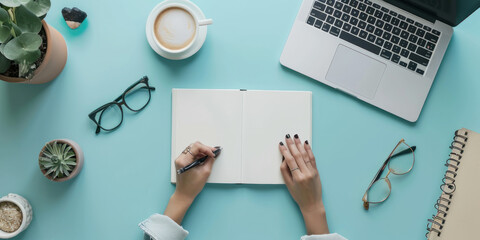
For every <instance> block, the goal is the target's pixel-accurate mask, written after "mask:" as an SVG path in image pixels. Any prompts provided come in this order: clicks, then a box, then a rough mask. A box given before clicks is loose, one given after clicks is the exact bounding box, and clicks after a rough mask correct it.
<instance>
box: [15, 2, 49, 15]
mask: <svg viewBox="0 0 480 240" xmlns="http://www.w3.org/2000/svg"><path fill="white" fill-rule="evenodd" d="M20 2H22V4H23V6H25V7H26V8H27V9H28V10H29V11H30V12H32V13H33V14H35V15H36V16H37V17H41V16H44V15H45V14H47V12H48V10H50V6H51V3H50V0H20Z"/></svg>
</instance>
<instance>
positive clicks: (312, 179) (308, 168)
mask: <svg viewBox="0 0 480 240" xmlns="http://www.w3.org/2000/svg"><path fill="white" fill-rule="evenodd" d="M279 148H280V152H281V153H282V155H283V157H284V161H283V163H282V165H281V168H280V170H281V172H282V176H283V179H284V180H285V184H286V185H287V188H288V191H290V194H291V195H292V197H293V199H294V200H295V202H297V204H298V206H299V208H300V211H301V212H302V214H303V219H304V221H305V227H306V229H307V233H308V234H310V235H312V234H326V233H328V225H327V218H326V214H325V208H324V206H323V201H322V184H321V182H320V176H319V175H318V171H317V164H316V162H315V157H314V156H313V152H312V149H311V147H310V145H309V144H308V141H305V144H303V143H302V142H301V141H300V138H299V137H298V135H297V134H295V136H294V139H292V138H290V135H289V134H287V136H286V138H285V144H284V143H283V142H280V145H279Z"/></svg>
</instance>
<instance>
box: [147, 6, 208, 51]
mask: <svg viewBox="0 0 480 240" xmlns="http://www.w3.org/2000/svg"><path fill="white" fill-rule="evenodd" d="M188 5H190V6H194V7H196V5H194V4H193V3H191V2H189V1H185V0H183V1H178V0H167V1H164V2H162V3H160V4H158V5H157V6H156V7H155V8H154V9H153V10H152V12H151V13H150V15H149V17H148V20H147V26H146V28H147V29H146V31H147V38H149V39H148V40H149V43H150V45H152V43H153V45H155V46H152V48H154V50H155V51H156V52H158V53H159V54H161V55H162V56H164V57H167V58H170V59H182V58H183V57H182V56H183V55H186V56H187V57H188V56H190V55H192V54H187V52H188V51H192V48H193V45H195V44H196V43H197V41H199V32H200V30H201V29H200V28H204V27H206V26H207V25H210V24H212V23H213V21H212V19H204V17H203V14H201V15H202V16H199V15H200V14H199V13H198V11H200V10H199V9H198V10H197V11H194V10H192V8H191V7H190V6H188ZM196 8H198V7H196ZM204 35H205V34H204ZM204 37H205V36H203V38H204ZM203 41H204V39H203ZM202 44H203V42H202ZM196 45H198V43H197V44H196ZM155 47H156V48H158V49H155ZM196 47H197V48H199V47H198V46H196ZM196 51H198V49H196V50H195V52H196Z"/></svg>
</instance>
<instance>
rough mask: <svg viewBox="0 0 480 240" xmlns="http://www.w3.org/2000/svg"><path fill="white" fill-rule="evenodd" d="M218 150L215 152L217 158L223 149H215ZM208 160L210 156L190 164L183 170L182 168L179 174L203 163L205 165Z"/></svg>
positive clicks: (178, 171)
mask: <svg viewBox="0 0 480 240" xmlns="http://www.w3.org/2000/svg"><path fill="white" fill-rule="evenodd" d="M215 148H216V149H217V150H215V151H213V154H215V158H216V157H217V156H218V155H219V154H220V152H221V151H222V148H221V147H215ZM207 159H208V156H205V157H202V158H200V159H198V160H196V161H194V162H192V163H190V164H188V165H187V166H186V167H183V168H180V169H178V170H177V174H182V173H184V172H186V171H188V170H190V169H192V168H194V167H196V166H198V165H200V164H202V163H204V162H205V161H206V160H207Z"/></svg>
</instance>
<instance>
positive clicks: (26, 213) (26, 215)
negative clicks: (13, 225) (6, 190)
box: [0, 193, 33, 239]
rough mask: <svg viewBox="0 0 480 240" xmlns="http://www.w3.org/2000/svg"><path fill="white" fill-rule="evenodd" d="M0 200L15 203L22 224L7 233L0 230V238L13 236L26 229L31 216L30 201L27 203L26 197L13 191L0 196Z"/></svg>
mask: <svg viewBox="0 0 480 240" xmlns="http://www.w3.org/2000/svg"><path fill="white" fill-rule="evenodd" d="M1 202H11V203H13V204H15V205H17V206H18V207H19V208H20V210H21V211H22V215H23V218H22V224H21V225H20V227H19V228H18V229H17V230H16V231H15V232H11V233H7V232H4V231H2V230H0V239H9V238H13V237H15V236H17V235H18V234H20V233H21V232H23V231H24V230H25V229H27V228H28V225H30V222H31V221H32V217H33V212H32V206H31V205H30V203H28V201H27V199H25V198H23V197H21V196H20V195H17V194H13V193H10V194H8V195H7V196H4V197H2V198H0V203H1Z"/></svg>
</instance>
